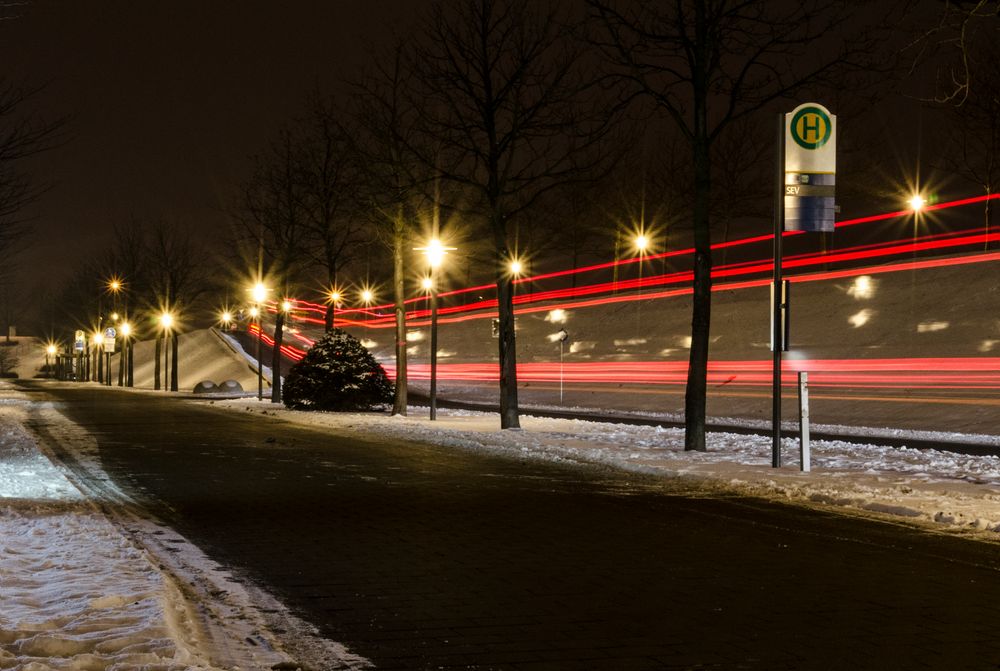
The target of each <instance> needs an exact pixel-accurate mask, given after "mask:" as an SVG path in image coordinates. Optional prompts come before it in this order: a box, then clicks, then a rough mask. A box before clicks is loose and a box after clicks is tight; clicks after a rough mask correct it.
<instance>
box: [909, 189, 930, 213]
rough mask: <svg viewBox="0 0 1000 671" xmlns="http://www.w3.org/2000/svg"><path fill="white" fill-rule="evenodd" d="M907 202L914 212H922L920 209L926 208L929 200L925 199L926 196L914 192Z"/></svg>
mask: <svg viewBox="0 0 1000 671" xmlns="http://www.w3.org/2000/svg"><path fill="white" fill-rule="evenodd" d="M907 204H908V205H909V206H910V209H911V210H913V212H914V213H917V212H920V210H922V209H924V205H926V204H927V201H926V200H924V197H923V196H921V195H920V194H919V193H915V194H913V197H912V198H910V200H908V201H907Z"/></svg>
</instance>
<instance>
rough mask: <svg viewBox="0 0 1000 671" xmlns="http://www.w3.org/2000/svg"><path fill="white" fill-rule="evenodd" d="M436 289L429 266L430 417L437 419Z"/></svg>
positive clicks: (434, 279)
mask: <svg viewBox="0 0 1000 671" xmlns="http://www.w3.org/2000/svg"><path fill="white" fill-rule="evenodd" d="M437 365H438V290H437V269H435V268H433V267H432V268H431V419H432V420H434V419H437Z"/></svg>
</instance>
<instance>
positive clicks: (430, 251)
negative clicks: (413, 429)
mask: <svg viewBox="0 0 1000 671" xmlns="http://www.w3.org/2000/svg"><path fill="white" fill-rule="evenodd" d="M455 249H456V248H455V247H446V246H445V245H444V244H442V242H441V241H440V240H439V239H438V238H436V237H434V238H431V239H430V240H428V241H427V245H426V246H424V247H417V248H416V251H418V252H423V253H424V256H426V257H427V265H428V266H430V274H429V275H428V276H427V277H425V278H423V279H422V280H421V282H420V284H421V286H423V288H424V289H425V290H426V291H428V292H429V293H430V299H431V389H430V404H431V409H430V418H431V420H435V419H437V353H438V291H437V274H438V270H439V269H440V268H441V264H442V263H444V256H445V254H447V253H448V252H453V251H455Z"/></svg>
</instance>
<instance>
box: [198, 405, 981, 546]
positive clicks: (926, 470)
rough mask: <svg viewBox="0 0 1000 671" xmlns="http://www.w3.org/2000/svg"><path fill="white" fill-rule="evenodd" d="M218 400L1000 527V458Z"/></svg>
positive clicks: (336, 425)
mask: <svg viewBox="0 0 1000 671" xmlns="http://www.w3.org/2000/svg"><path fill="white" fill-rule="evenodd" d="M218 406H219V407H224V408H229V409H231V410H234V411H242V412H258V413H266V414H269V415H278V416H280V417H281V418H282V419H285V420H288V421H292V422H296V423H300V424H306V425H310V426H315V427H322V428H328V429H330V430H335V431H338V432H349V433H358V434H364V435H367V436H373V435H374V436H384V437H385V438H388V439H398V440H420V441H425V442H428V443H434V444H438V445H444V446H449V447H455V448H461V449H471V450H483V451H489V452H494V453H501V454H506V455H511V456H517V457H530V458H539V459H547V460H551V461H560V462H576V463H588V464H602V465H606V466H610V467H614V468H622V469H626V470H630V471H635V472H642V473H648V474H658V475H663V476H671V477H677V476H683V477H691V478H697V479H699V480H701V481H704V482H706V483H709V484H711V485H713V486H716V487H725V488H727V489H729V490H732V491H735V492H738V493H745V494H751V495H755V496H764V497H769V498H776V499H783V500H790V501H796V502H799V503H804V504H808V505H822V506H831V505H832V506H840V507H846V508H849V509H852V510H855V511H866V512H872V513H878V514H890V515H896V516H903V517H907V518H911V519H913V520H923V521H927V522H932V523H935V522H936V523H941V524H946V525H950V526H953V527H963V528H968V529H972V530H989V531H993V532H997V531H1000V457H993V456H968V455H963V454H956V453H952V452H947V451H943V450H917V449H908V448H892V447H881V446H877V445H867V444H863V443H854V442H846V441H815V440H814V441H812V465H813V469H814V470H813V471H812V472H811V473H802V472H800V471H799V470H798V469H799V463H798V441H797V440H794V439H787V440H785V441H784V443H783V447H782V454H783V460H784V462H785V464H786V465H785V466H784V467H782V468H779V469H773V468H771V466H770V463H771V438H770V436H747V435H741V434H732V433H710V434H709V435H708V438H707V443H708V451H707V452H703V453H699V452H685V451H684V434H683V431H682V430H681V429H665V428H661V427H649V426H636V425H628V424H609V423H601V422H590V421H582V420H569V419H553V418H543V417H533V416H522V419H521V426H522V430H521V431H501V430H499V428H500V427H499V418H498V416H497V415H496V414H492V413H478V412H469V411H458V410H447V409H439V410H438V418H439V419H438V421H435V422H430V421H429V420H428V417H427V409H426V408H410V409H409V410H408V413H409V416H408V417H400V416H395V417H387V416H386V415H384V414H377V413H350V414H337V413H309V412H301V411H291V410H288V409H286V408H284V407H282V406H278V405H274V404H271V403H267V402H264V403H259V402H257V401H256V400H245V399H240V400H231V401H224V402H219V403H218ZM827 428H828V429H832V430H838V429H839V428H840V427H827ZM895 435H897V436H898V435H902V434H899V433H898V432H895ZM922 437H923V438H926V435H923V436H922Z"/></svg>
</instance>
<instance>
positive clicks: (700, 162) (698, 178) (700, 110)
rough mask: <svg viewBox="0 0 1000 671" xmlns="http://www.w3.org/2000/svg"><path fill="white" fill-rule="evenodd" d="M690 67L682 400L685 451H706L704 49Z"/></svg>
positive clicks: (708, 243)
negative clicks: (690, 282) (687, 319)
mask: <svg viewBox="0 0 1000 671" xmlns="http://www.w3.org/2000/svg"><path fill="white" fill-rule="evenodd" d="M704 12H705V8H704V5H703V4H702V3H697V5H696V13H697V17H696V28H695V30H696V32H697V33H698V35H697V36H696V38H695V39H696V44H699V45H705V44H706V36H705V35H704V34H703V33H705V31H706V28H705V15H704ZM698 51H699V53H698V54H696V56H695V59H696V67H695V68H694V72H695V77H694V136H693V137H692V144H693V147H692V148H693V154H694V156H693V158H694V295H693V297H692V306H691V354H690V358H689V360H688V377H687V389H686V390H685V395H684V449H685V450H696V451H699V452H704V451H705V403H706V398H707V392H708V342H709V330H710V325H711V315H712V236H711V229H710V221H709V199H710V197H711V186H712V182H711V163H710V156H709V136H708V107H707V100H708V86H707V84H708V82H707V77H706V76H705V74H704V73H705V69H704V68H706V67H707V62H706V60H705V58H706V55H705V53H704V48H702V49H700V50H698Z"/></svg>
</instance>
